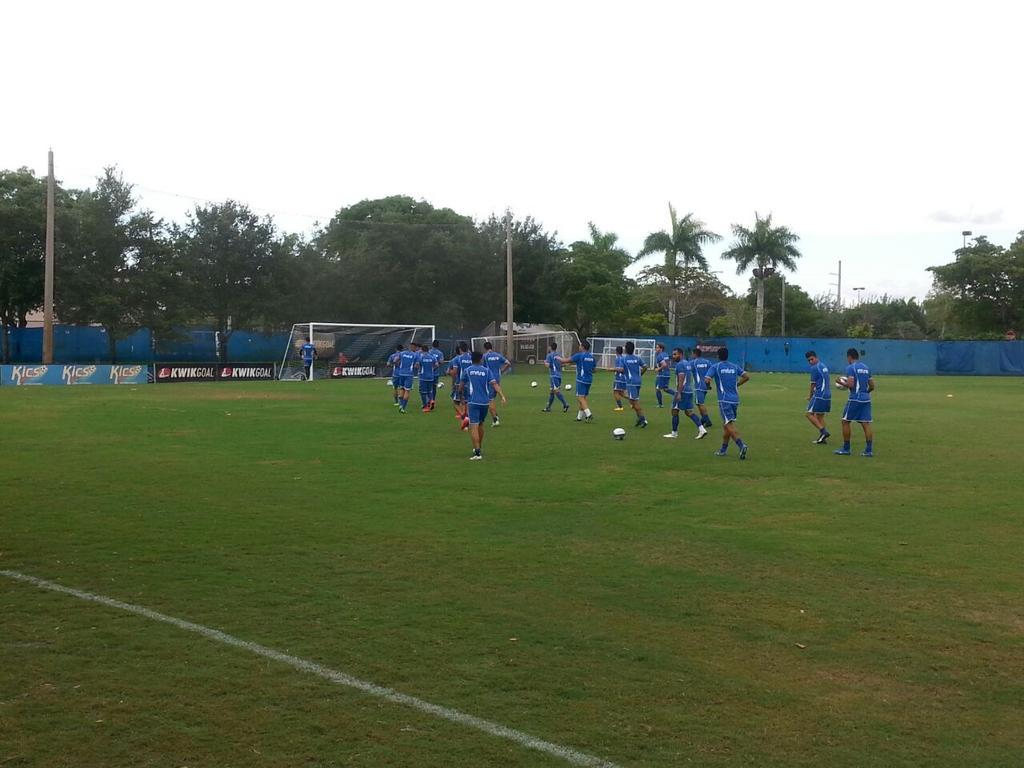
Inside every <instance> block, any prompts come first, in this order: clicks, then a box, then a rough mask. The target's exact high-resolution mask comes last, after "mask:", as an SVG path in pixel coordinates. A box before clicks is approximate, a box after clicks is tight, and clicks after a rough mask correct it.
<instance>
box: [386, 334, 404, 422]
mask: <svg viewBox="0 0 1024 768" xmlns="http://www.w3.org/2000/svg"><path fill="white" fill-rule="evenodd" d="M404 349H405V347H404V346H402V345H401V344H396V345H395V351H394V352H392V353H391V354H390V355H389V356H388V365H390V366H391V386H392V387H393V388H394V395H395V403H394V405H395V407H396V408H401V407H402V406H401V403H400V402H399V400H401V398H400V397H399V396H398V395H399V390H400V387H399V386H398V357H399V355H401V354H402V350H404Z"/></svg>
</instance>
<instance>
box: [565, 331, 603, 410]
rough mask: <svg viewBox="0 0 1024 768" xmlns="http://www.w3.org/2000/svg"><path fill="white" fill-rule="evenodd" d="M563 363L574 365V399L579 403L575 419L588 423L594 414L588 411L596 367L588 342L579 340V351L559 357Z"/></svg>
mask: <svg viewBox="0 0 1024 768" xmlns="http://www.w3.org/2000/svg"><path fill="white" fill-rule="evenodd" d="M559 362H561V363H562V364H563V365H565V364H568V363H572V364H573V365H575V366H576V400H577V402H578V403H579V410H578V411H577V412H576V421H585V422H586V423H588V424H589V423H590V422H592V421H593V420H594V414H593V413H591V411H590V403H589V402H588V398H589V397H590V386H591V385H592V384H593V383H594V369H595V368H597V358H596V357H594V355H593V353H592V352H591V351H590V342H589V341H587V340H586V339H584V340H583V341H581V342H580V351H579V352H577V353H576V354H575V355H573V356H572V357H563V358H559Z"/></svg>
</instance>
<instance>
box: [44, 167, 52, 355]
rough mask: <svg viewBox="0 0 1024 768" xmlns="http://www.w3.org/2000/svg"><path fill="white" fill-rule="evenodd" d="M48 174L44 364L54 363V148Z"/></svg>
mask: <svg viewBox="0 0 1024 768" xmlns="http://www.w3.org/2000/svg"><path fill="white" fill-rule="evenodd" d="M47 165H48V171H47V175H46V266H45V268H44V273H43V365H52V364H53V218H54V211H53V209H54V201H53V187H54V182H53V150H52V149H51V150H50V153H49V157H48V163H47Z"/></svg>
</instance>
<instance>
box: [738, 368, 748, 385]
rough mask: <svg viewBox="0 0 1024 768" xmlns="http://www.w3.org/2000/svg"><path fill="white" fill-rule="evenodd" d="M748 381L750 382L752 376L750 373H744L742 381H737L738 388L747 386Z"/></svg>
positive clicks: (741, 377)
mask: <svg viewBox="0 0 1024 768" xmlns="http://www.w3.org/2000/svg"><path fill="white" fill-rule="evenodd" d="M748 381H750V374H749V373H747V372H746V371H744V372H743V375H742V376H740V379H739V381H737V382H736V386H737V387H742V386H743V385H744V384H746V383H747V382H748Z"/></svg>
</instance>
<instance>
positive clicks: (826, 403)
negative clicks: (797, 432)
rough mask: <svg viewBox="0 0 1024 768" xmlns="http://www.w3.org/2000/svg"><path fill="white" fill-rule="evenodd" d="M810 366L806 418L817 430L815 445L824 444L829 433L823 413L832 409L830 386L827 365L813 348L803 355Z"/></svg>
mask: <svg viewBox="0 0 1024 768" xmlns="http://www.w3.org/2000/svg"><path fill="white" fill-rule="evenodd" d="M804 357H806V358H807V364H808V365H809V366H811V389H810V392H808V394H807V420H808V421H809V422H811V425H812V426H813V427H814V428H815V429H817V430H818V439H817V440H815V441H814V443H815V445H825V443H826V442H828V439H829V437H831V434H830V433H829V431H828V430H827V429H826V428H825V414H826V413H828V412H830V411H831V410H832V388H831V387H830V386H829V381H828V366H826V365H825V364H824V363H823V362H821V360H819V359H818V353H817V352H815V351H814V350H813V349H812V350H811V351H810V352H808V353H807V354H805V355H804Z"/></svg>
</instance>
